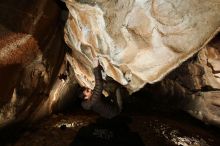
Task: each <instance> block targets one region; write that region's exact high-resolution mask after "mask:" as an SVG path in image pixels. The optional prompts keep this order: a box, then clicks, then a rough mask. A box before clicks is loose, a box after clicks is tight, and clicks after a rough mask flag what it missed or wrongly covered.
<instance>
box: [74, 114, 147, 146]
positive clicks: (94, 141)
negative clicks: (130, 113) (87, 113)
mask: <svg viewBox="0 0 220 146" xmlns="http://www.w3.org/2000/svg"><path fill="white" fill-rule="evenodd" d="M130 122H131V119H130V118H127V117H116V118H113V119H110V120H108V119H102V118H100V119H98V120H97V121H96V123H92V124H89V125H88V126H85V127H82V128H81V129H80V130H79V131H78V133H77V135H76V137H75V139H74V140H73V141H72V143H71V144H70V146H91V145H95V146H104V145H105V146H124V145H126V146H144V143H143V141H142V139H141V137H140V136H139V135H138V133H136V132H132V131H131V130H130V128H129V126H128V124H129V123H130Z"/></svg>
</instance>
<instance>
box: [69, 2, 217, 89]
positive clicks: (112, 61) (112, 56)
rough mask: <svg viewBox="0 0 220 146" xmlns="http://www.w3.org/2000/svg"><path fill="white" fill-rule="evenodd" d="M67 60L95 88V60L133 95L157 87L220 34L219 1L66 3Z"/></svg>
mask: <svg viewBox="0 0 220 146" xmlns="http://www.w3.org/2000/svg"><path fill="white" fill-rule="evenodd" d="M65 3H66V5H67V7H68V9H69V18H68V21H67V23H66V27H65V41H66V43H67V44H68V45H69V47H70V48H71V49H72V52H71V53H69V54H68V56H67V60H68V61H69V62H70V64H71V66H72V68H73V69H74V72H75V75H76V78H77V80H78V82H79V83H80V84H81V86H86V87H89V88H93V87H94V85H95V83H94V75H93V72H92V70H93V62H94V58H95V57H98V58H99V61H100V64H101V65H102V67H103V69H104V73H105V74H107V75H108V76H110V77H112V78H113V79H114V80H115V81H117V82H119V83H120V84H121V85H123V86H125V87H126V88H127V89H128V90H129V91H130V93H133V92H135V91H138V90H139V89H140V88H142V87H143V86H144V85H145V84H146V83H151V84H152V83H155V82H157V81H160V80H161V79H163V78H164V77H165V76H166V75H167V74H168V73H169V72H171V71H172V70H174V69H175V68H177V67H178V66H179V65H180V64H181V63H183V62H184V61H186V60H187V59H188V58H189V57H191V56H193V55H194V54H195V53H197V52H198V51H199V50H201V48H203V47H204V46H205V45H206V44H207V43H208V42H209V41H210V40H211V39H212V38H213V37H214V36H215V35H216V34H217V33H218V31H219V27H220V17H219V16H220V13H219V11H220V1H219V0H210V1H206V0H193V1H192V0H184V1H182V0H120V1H118V0H111V1H109V0H92V1H90V0H78V1H75V0H66V1H65Z"/></svg>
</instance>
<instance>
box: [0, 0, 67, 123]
mask: <svg viewBox="0 0 220 146" xmlns="http://www.w3.org/2000/svg"><path fill="white" fill-rule="evenodd" d="M60 13H61V11H60V8H59V7H58V5H57V4H56V3H55V2H54V1H52V0H39V1H35V0H31V1H29V0H23V1H19V3H18V2H17V1H15V0H8V1H1V2H0V24H1V25H0V30H1V32H0V127H2V126H4V125H7V124H9V123H10V122H18V121H20V120H24V119H26V118H27V117H28V119H35V118H37V117H41V116H43V114H44V115H45V114H49V113H50V110H51V108H50V107H51V106H49V105H50V104H52V103H47V104H48V106H47V107H46V108H45V109H44V113H42V112H40V111H39V109H41V110H43V108H42V107H44V106H43V104H44V103H45V100H47V99H48V98H50V97H49V93H50V89H51V88H52V85H53V83H54V81H55V78H56V76H57V74H58V71H59V69H60V66H61V63H63V58H64V41H63V32H62V27H61V25H60ZM51 98H52V97H51Z"/></svg>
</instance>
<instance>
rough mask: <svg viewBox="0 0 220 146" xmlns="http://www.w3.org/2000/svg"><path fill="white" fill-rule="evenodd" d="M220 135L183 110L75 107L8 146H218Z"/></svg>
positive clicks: (43, 123) (49, 118)
mask: <svg viewBox="0 0 220 146" xmlns="http://www.w3.org/2000/svg"><path fill="white" fill-rule="evenodd" d="M219 136H220V134H219V130H216V129H213V128H212V127H210V126H208V125H204V124H203V123H200V121H197V120H195V119H192V118H191V117H190V116H189V115H187V114H184V113H181V112H176V113H172V114H171V113H169V114H168V113H155V112H152V113H151V112H149V113H142V114H141V113H122V114H121V115H119V116H118V117H116V118H114V119H112V120H106V119H102V118H100V117H99V116H97V115H96V114H94V113H88V112H84V111H74V112H73V113H71V114H70V113H68V114H54V115H52V116H50V117H48V118H46V119H44V120H42V121H40V122H38V123H36V124H34V125H32V126H31V127H30V128H29V129H27V130H26V131H25V132H23V133H22V134H21V135H20V136H19V138H18V139H17V140H16V141H15V142H14V143H11V144H7V146H30V145H31V146H44V145H47V146H72V145H74V146H81V145H83V146H87V145H96V146H99V145H103V144H104V145H106V146H111V145H134V143H135V145H136V146H142V145H146V146H163V145H166V146H219V145H220V140H219Z"/></svg>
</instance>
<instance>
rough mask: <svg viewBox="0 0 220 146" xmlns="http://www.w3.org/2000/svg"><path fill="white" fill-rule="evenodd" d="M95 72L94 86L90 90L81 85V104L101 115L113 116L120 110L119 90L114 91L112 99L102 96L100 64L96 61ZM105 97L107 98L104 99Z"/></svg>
mask: <svg viewBox="0 0 220 146" xmlns="http://www.w3.org/2000/svg"><path fill="white" fill-rule="evenodd" d="M94 74H95V83H96V85H95V88H94V90H91V89H89V88H85V87H82V88H81V91H82V95H81V98H82V99H83V101H82V103H81V105H82V107H83V108H84V109H86V110H93V111H94V112H97V113H98V114H100V115H101V116H102V117H105V118H108V119H110V118H113V117H115V116H116V115H118V114H119V113H120V112H121V109H122V99H121V95H120V93H119V90H117V91H116V94H114V95H113V96H114V97H113V98H111V99H112V100H109V99H110V97H104V95H103V94H102V92H103V79H102V74H101V65H99V63H97V65H96V67H95V68H94ZM106 98H107V99H108V100H106Z"/></svg>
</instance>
